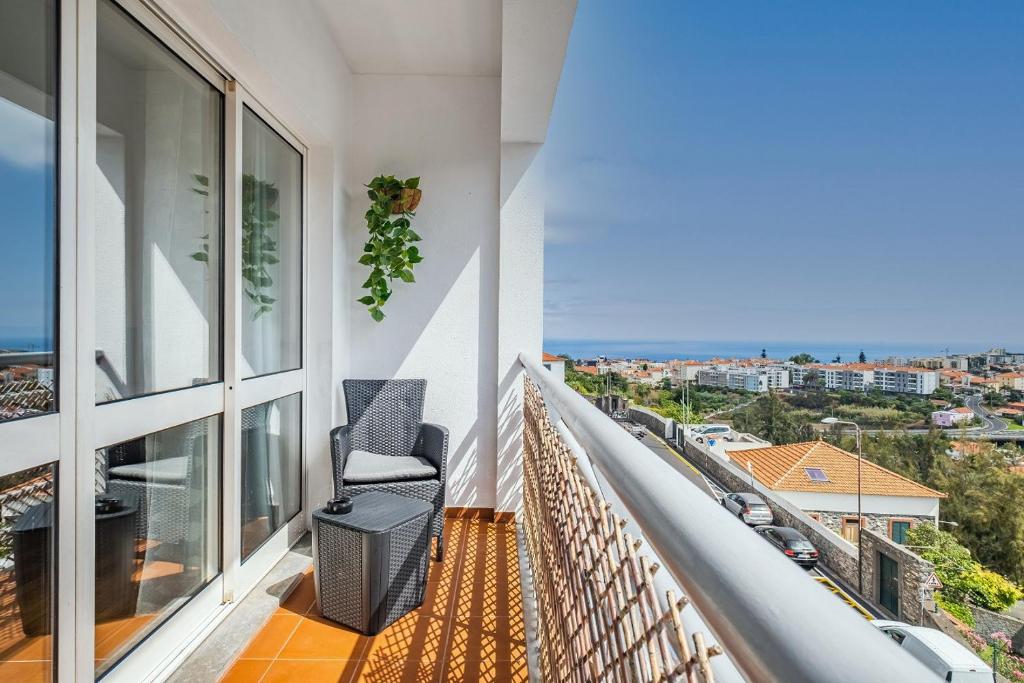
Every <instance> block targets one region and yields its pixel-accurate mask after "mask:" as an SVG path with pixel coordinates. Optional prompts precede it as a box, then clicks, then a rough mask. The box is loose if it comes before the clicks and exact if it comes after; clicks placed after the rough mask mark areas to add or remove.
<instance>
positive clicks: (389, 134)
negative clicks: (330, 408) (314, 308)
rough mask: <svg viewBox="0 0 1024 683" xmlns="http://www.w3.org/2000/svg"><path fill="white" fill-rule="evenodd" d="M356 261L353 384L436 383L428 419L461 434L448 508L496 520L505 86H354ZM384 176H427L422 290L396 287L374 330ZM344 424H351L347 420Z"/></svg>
mask: <svg viewBox="0 0 1024 683" xmlns="http://www.w3.org/2000/svg"><path fill="white" fill-rule="evenodd" d="M353 92H354V106H355V109H354V115H353V135H354V139H353V145H352V154H351V158H350V164H349V165H348V167H347V168H348V170H347V173H346V178H347V181H348V182H347V188H348V190H349V206H350V211H349V213H348V220H347V225H346V230H345V249H344V252H345V254H346V256H345V260H342V261H340V262H339V263H338V264H337V265H336V268H337V270H338V271H339V272H342V273H344V274H345V277H346V279H347V283H348V286H347V290H348V291H347V293H346V296H347V297H348V298H347V300H346V302H345V304H346V305H345V308H344V321H345V326H346V330H345V336H344V337H342V338H341V339H340V340H339V342H338V343H339V345H340V347H341V348H342V349H343V350H344V352H345V353H346V355H347V358H346V360H345V362H344V363H343V365H342V366H341V367H340V368H339V369H338V370H339V371H338V372H337V373H336V385H335V389H336V391H337V392H338V402H339V405H342V400H341V384H340V380H341V379H342V378H345V377H353V378H378V377H425V378H426V379H427V403H426V415H425V419H426V420H427V421H430V422H437V423H439V424H442V425H445V426H446V427H447V428H448V429H449V431H450V439H451V440H450V445H449V452H448V453H449V454H448V458H449V460H448V462H449V468H448V472H449V479H448V505H449V506H458V507H483V508H494V507H495V502H496V494H495V491H496V450H497V423H496V417H497V405H496V404H497V381H496V378H497V366H496V349H497V334H498V328H497V314H498V312H497V308H498V221H499V168H500V153H501V150H500V143H499V134H500V133H499V127H500V97H501V83H500V78H498V77H497V76H428V75H420V76H375V75H357V76H355V77H354V89H353ZM380 173H384V174H395V175H397V176H399V177H408V176H420V177H421V178H422V180H421V181H420V187H421V188H422V190H423V201H422V203H421V204H420V207H419V209H418V210H417V215H416V218H415V221H414V223H413V225H414V228H415V230H416V231H417V232H418V233H419V234H420V235H421V236H422V237H423V242H422V243H421V245H420V251H421V253H422V254H423V257H424V261H423V262H422V263H421V264H419V265H417V267H416V271H415V273H416V280H417V282H416V283H415V284H412V285H406V284H403V283H401V282H397V283H395V286H394V289H395V293H394V295H393V296H392V298H391V300H390V301H388V303H387V306H386V307H385V312H386V314H387V318H385V320H384V321H383V322H381V323H375V322H373V320H371V318H370V317H369V315H368V314H367V313H366V310H365V308H363V307H361V305H360V304H358V303H357V302H356V301H355V299H356V298H358V297H359V296H360V294H359V286H360V285H361V284H362V282H363V281H364V280H365V279H366V275H367V274H368V269H367V268H366V267H364V266H359V265H358V264H356V263H355V260H356V258H357V256H358V255H359V254H360V253H361V251H362V244H363V243H364V242H365V240H366V228H365V222H364V220H363V213H364V212H365V210H366V206H367V200H366V191H365V188H363V187H362V184H363V183H366V182H368V181H369V180H370V179H371V178H373V177H374V176H375V175H378V174H380ZM339 419H340V418H339Z"/></svg>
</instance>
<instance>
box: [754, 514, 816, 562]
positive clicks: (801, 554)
mask: <svg viewBox="0 0 1024 683" xmlns="http://www.w3.org/2000/svg"><path fill="white" fill-rule="evenodd" d="M754 531H756V532H757V533H758V534H760V535H761V536H762V537H763V538H764V539H765V540H766V541H768V542H769V543H771V544H772V545H773V546H775V547H776V548H778V549H779V550H781V551H782V552H783V553H785V555H786V557H788V558H789V559H791V560H793V561H794V562H796V563H797V564H798V565H800V566H801V567H803V568H804V569H813V568H814V566H815V565H817V564H818V551H817V550H816V549H815V547H814V546H813V545H811V542H810V541H808V540H807V537H806V536H804V535H803V534H802V533H800V532H799V531H797V530H796V529H793V528H791V527H788V526H771V525H765V526H758V527H754Z"/></svg>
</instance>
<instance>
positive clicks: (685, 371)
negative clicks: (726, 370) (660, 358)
mask: <svg viewBox="0 0 1024 683" xmlns="http://www.w3.org/2000/svg"><path fill="white" fill-rule="evenodd" d="M666 365H667V366H668V368H669V372H670V373H671V375H672V381H673V382H674V383H676V384H682V383H683V382H696V381H697V373H699V372H700V371H701V370H707V369H708V368H710V367H711V366H710V365H709V364H708V363H704V362H702V361H699V360H670V361H668V363H667V364H666Z"/></svg>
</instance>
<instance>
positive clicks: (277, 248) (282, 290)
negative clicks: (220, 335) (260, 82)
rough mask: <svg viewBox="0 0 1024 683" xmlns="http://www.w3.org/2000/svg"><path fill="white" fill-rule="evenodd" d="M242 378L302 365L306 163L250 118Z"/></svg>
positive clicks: (245, 135)
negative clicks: (303, 176) (303, 230)
mask: <svg viewBox="0 0 1024 683" xmlns="http://www.w3.org/2000/svg"><path fill="white" fill-rule="evenodd" d="M241 214H242V294H243V296H242V358H243V367H242V370H241V375H242V377H253V376H259V375H266V374H270V373H274V372H282V371H284V370H294V369H296V368H299V367H301V366H302V354H301V345H302V156H301V155H300V154H299V152H298V151H296V150H295V149H294V148H293V147H292V146H291V145H289V144H288V143H287V142H286V141H285V140H284V138H282V137H281V136H280V135H278V134H277V133H276V132H275V131H274V130H273V129H272V128H271V127H270V126H268V125H267V124H266V123H265V122H264V121H263V120H262V119H260V117H259V116H257V115H256V114H255V113H254V112H253V111H252V110H251V109H249V108H248V107H246V108H245V110H244V113H243V115H242V206H241Z"/></svg>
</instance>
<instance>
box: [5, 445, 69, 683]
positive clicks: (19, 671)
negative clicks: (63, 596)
mask: <svg viewBox="0 0 1024 683" xmlns="http://www.w3.org/2000/svg"><path fill="white" fill-rule="evenodd" d="M53 478H54V466H53V465H43V466H41V467H33V468H32V469H28V470H22V471H21V472H16V473H14V474H8V475H5V476H0V678H2V679H3V680H10V681H48V680H52V678H53V651H54V647H53V631H54V609H53V604H54V603H53V594H54V567H53V564H54V563H53V558H54V541H55V539H56V534H55V533H54V528H53V525H54V524H55V523H56V516H55V514H54V512H55V510H54V509H53V503H52V501H53Z"/></svg>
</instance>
